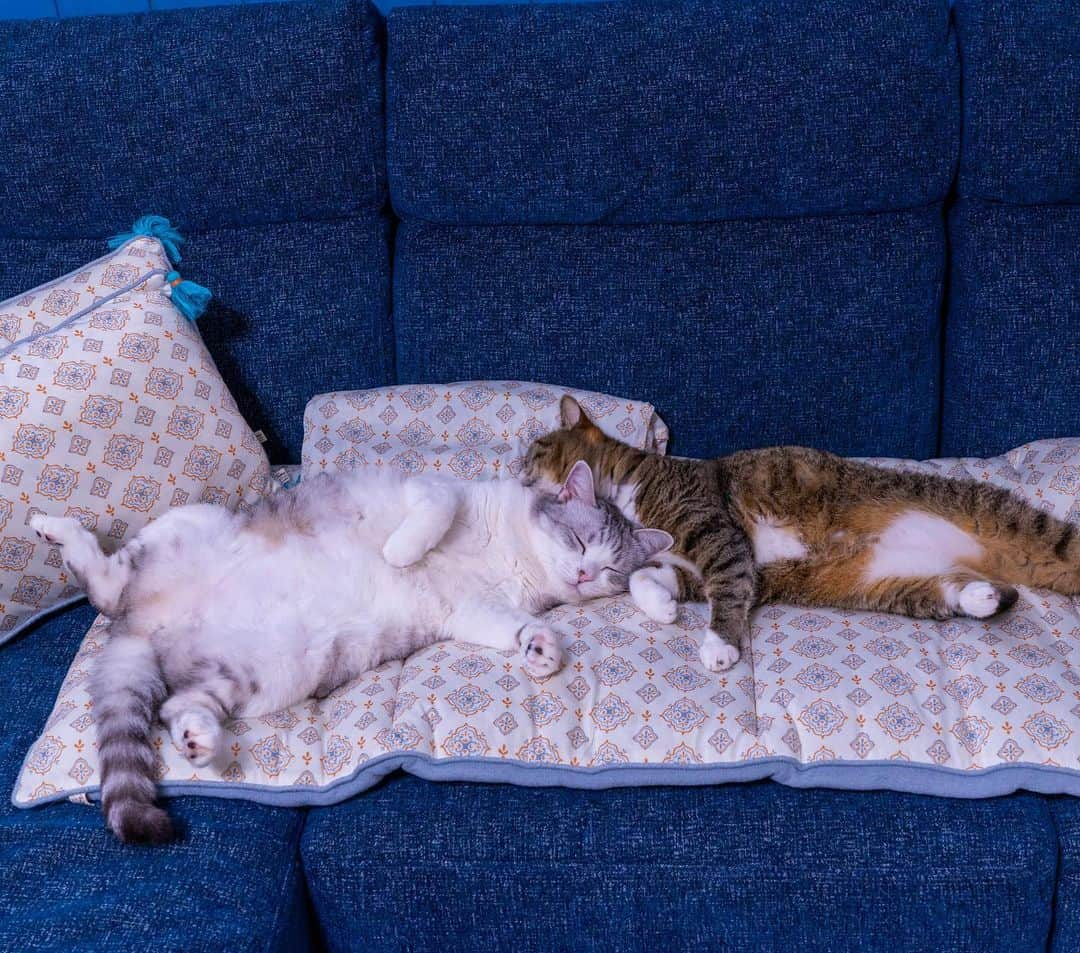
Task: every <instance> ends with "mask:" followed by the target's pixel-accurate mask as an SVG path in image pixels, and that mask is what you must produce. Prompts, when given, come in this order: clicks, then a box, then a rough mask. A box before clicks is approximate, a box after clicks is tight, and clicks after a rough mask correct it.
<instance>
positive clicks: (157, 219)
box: [109, 215, 184, 265]
mask: <svg viewBox="0 0 1080 953" xmlns="http://www.w3.org/2000/svg"><path fill="white" fill-rule="evenodd" d="M139 235H149V236H150V237H151V238H156V239H157V240H158V241H159V242H161V247H162V248H164V249H165V254H166V255H168V256H169V261H171V262H172V263H173V264H174V265H175V264H178V263H179V262H180V246H181V245H183V244H184V236H183V235H181V234H180V233H179V232H178V231H177V230H176V229H175V228H173V226H172V223H171V222H170V221H169V220H168V219H167V218H165V216H163V215H144V216H143V217H142V218H140V219H139V220H138V221H137V222H136V223H135V224H134V225H132V226H131V231H130V232H124V233H123V234H121V235H114V236H113V237H112V238H110V239H109V248H119V247H120V246H121V245H123V244H124V242H129V241H131V239H133V238H136V237H138V236H139Z"/></svg>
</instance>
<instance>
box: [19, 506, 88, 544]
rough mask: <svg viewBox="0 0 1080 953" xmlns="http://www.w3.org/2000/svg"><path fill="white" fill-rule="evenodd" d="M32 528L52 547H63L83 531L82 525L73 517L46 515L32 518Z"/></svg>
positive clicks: (35, 515) (37, 514) (40, 514)
mask: <svg viewBox="0 0 1080 953" xmlns="http://www.w3.org/2000/svg"><path fill="white" fill-rule="evenodd" d="M30 528H31V529H32V530H33V531H34V532H35V533H37V535H38V538H39V539H43V540H45V542H46V543H48V544H49V545H51V546H63V545H64V544H65V543H67V542H68V541H70V540H71V539H72V538H73V537H74V536H77V535H79V534H80V533H81V532H82V531H83V525H82V523H80V522H79V521H78V520H77V519H74V518H73V517H70V516H46V515H45V514H44V513H35V514H34V515H33V516H31V517H30Z"/></svg>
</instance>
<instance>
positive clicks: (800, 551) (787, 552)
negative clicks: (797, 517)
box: [751, 517, 808, 566]
mask: <svg viewBox="0 0 1080 953" xmlns="http://www.w3.org/2000/svg"><path fill="white" fill-rule="evenodd" d="M751 533H752V539H751V542H752V543H753V545H754V562H755V563H757V564H758V565H759V566H764V565H767V564H768V563H775V562H780V561H781V560H784V559H802V558H803V557H805V556H806V554H807V552H808V550H807V548H806V545H805V544H804V543H803V541H802V538H801V537H800V536H799V534H798V533H797V532H796V531H795V530H793V529H791V527H789V526H783V525H781V524H780V523H776V522H773V521H772V520H770V519H767V518H765V517H761V518H759V519H757V520H755V521H754V525H753V527H752V530H751Z"/></svg>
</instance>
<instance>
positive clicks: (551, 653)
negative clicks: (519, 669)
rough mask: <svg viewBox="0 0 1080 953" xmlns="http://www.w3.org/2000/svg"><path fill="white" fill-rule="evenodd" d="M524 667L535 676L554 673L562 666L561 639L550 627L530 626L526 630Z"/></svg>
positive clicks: (543, 676) (539, 676) (542, 676)
mask: <svg viewBox="0 0 1080 953" xmlns="http://www.w3.org/2000/svg"><path fill="white" fill-rule="evenodd" d="M524 643H525V669H526V670H527V671H528V672H529V674H530V675H533V676H535V677H536V678H546V677H547V676H548V675H554V674H555V673H556V672H557V671H558V670H559V669H560V668H562V639H560V638H559V634H558V633H557V632H555V631H554V630H552V629H547V628H540V627H536V628H532V629H529V630H527V631H526V633H525V637H524Z"/></svg>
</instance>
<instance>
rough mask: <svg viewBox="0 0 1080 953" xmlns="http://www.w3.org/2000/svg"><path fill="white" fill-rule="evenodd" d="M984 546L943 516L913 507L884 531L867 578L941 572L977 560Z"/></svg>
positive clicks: (934, 574)
mask: <svg viewBox="0 0 1080 953" xmlns="http://www.w3.org/2000/svg"><path fill="white" fill-rule="evenodd" d="M981 554H982V546H980V545H979V543H978V542H977V541H976V540H975V539H974V538H973V537H971V536H970V535H969V534H967V533H965V532H964V531H963V530H962V529H960V528H959V527H958V526H956V525H954V524H953V523H950V522H949V521H948V520H946V519H943V518H942V517H940V516H933V515H932V514H930V513H923V512H920V511H918V510H909V511H907V512H905V513H901V514H900V515H899V516H898V517H897V518H896V519H894V520H893V521H892V523H890V524H889V525H888V526H887V527H886V528H885V531H884V532H883V533H882V534H881V536H880V538H879V539H878V541H877V543H876V544H875V545H874V551H873V554H872V556H871V557H870V564H869V565H868V566H867V568H866V581H867V582H876V581H877V580H879V579H887V578H891V577H897V576H899V577H907V576H941V575H945V574H946V573H949V572H951V571H953V570H955V569H956V568H957V566H959V565H961V562H960V561H961V560H977V559H978V558H979V556H980V555H981Z"/></svg>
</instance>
